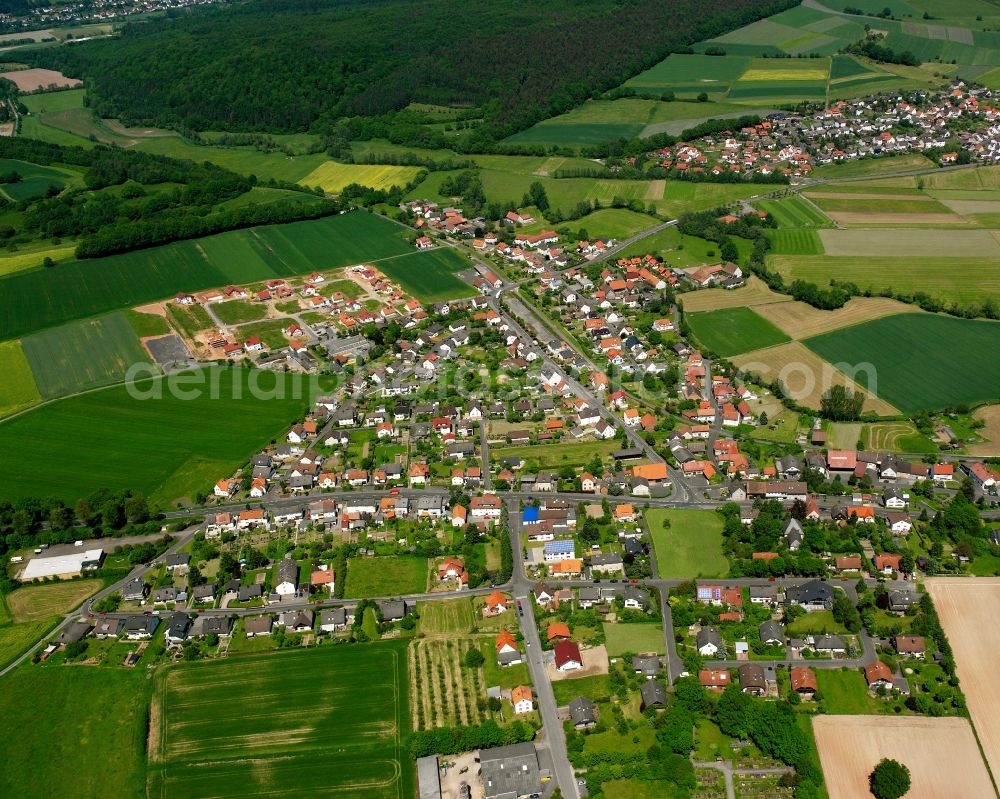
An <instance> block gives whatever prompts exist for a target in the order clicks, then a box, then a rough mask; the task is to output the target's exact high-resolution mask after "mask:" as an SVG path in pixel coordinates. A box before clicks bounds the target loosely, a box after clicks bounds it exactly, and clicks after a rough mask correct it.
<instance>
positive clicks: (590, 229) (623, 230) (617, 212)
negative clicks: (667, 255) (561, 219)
mask: <svg viewBox="0 0 1000 799" xmlns="http://www.w3.org/2000/svg"><path fill="white" fill-rule="evenodd" d="M655 224H657V220H655V219H653V217H651V216H647V215H646V214H637V213H636V212H635V211H630V210H629V209H628V208H602V209H601V210H600V211H594V212H593V213H591V214H587V215H586V216H583V217H580V218H579V219H575V220H573V222H572V223H571V227H572V229H573V230H585V231H586V232H587V237H589V238H590V240H594V239H627V238H629V237H630V236H634V235H635V234H636V233H638V232H639V231H641V230H645V229H646V228H650V227H653V225H655Z"/></svg>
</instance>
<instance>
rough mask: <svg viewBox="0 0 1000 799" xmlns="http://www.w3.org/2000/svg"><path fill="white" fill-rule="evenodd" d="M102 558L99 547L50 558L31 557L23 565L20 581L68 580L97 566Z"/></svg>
mask: <svg viewBox="0 0 1000 799" xmlns="http://www.w3.org/2000/svg"><path fill="white" fill-rule="evenodd" d="M103 560H104V550H101V549H88V550H87V551H86V552H74V553H72V554H70V555H55V556H53V557H51V558H32V559H31V560H30V561H28V565H27V566H25V567H24V572H22V574H21V581H22V582H29V581H31V580H45V579H46V578H49V577H57V578H59V579H60V580H68V579H71V578H73V577H79V576H80V575H81V574H83V572H85V571H92V570H93V569H97V568H99V567H100V565H101V562H102V561H103Z"/></svg>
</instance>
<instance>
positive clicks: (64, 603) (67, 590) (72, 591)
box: [6, 580, 102, 622]
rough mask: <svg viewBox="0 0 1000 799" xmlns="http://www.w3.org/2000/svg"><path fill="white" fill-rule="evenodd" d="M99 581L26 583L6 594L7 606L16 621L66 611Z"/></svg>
mask: <svg viewBox="0 0 1000 799" xmlns="http://www.w3.org/2000/svg"><path fill="white" fill-rule="evenodd" d="M101 585H102V583H101V581H100V580H70V581H68V582H65V583H50V584H49V585H29V586H26V587H24V588H18V589H17V590H16V591H14V592H12V593H10V594H7V597H6V601H7V607H8V608H9V609H10V615H11V616H12V617H13V618H14V621H15V622H25V621H41V620H43V619H48V618H50V617H52V616H61V615H62V614H64V613H68V612H69V611H71V610H72V609H73V608H75V607H76V606H77V605H79V604H80V603H81V602H83V600H85V599H86V598H87V597H88V596H90V595H91V594H93V593H95V592H96V591H97V590H98V589H100V587H101Z"/></svg>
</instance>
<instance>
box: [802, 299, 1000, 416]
mask: <svg viewBox="0 0 1000 799" xmlns="http://www.w3.org/2000/svg"><path fill="white" fill-rule="evenodd" d="M804 343H805V345H806V346H807V347H809V349H811V350H812V351H813V352H815V353H816V354H817V355H819V356H820V357H822V358H825V359H826V360H828V361H830V362H831V363H848V364H870V365H871V367H872V369H863V370H860V371H859V372H858V373H857V374H858V377H857V379H858V381H859V382H860V383H861V384H862V385H864V386H865V387H866V388H868V389H869V390H870V391H873V392H874V393H876V394H878V396H879V397H881V398H882V399H884V400H886V401H888V402H890V403H892V404H893V405H895V406H896V407H897V408H899V409H900V410H902V411H904V412H912V411H918V410H935V409H938V408H941V407H944V406H946V405H954V404H957V403H962V402H964V403H968V404H974V403H977V402H984V401H988V400H995V399H996V397H997V386H1000V358H984V357H983V353H987V352H994V353H995V352H997V351H1000V323H998V322H988V321H977V320H970V319H957V318H955V317H950V316H938V315H935V314H899V315H897V316H887V317H883V318H881V319H875V320H873V321H871V322H864V323H862V324H859V325H853V326H851V327H846V328H842V329H840V330H835V331H833V332H832V333H824V334H823V335H820V336H815V337H814V338H810V339H807V340H806V341H805V342H804ZM914 358H917V359H918V360H919V363H920V369H919V370H915V369H913V368H912V364H913V363H914V361H913V359H914ZM869 378H871V379H869Z"/></svg>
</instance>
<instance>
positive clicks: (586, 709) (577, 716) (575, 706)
mask: <svg viewBox="0 0 1000 799" xmlns="http://www.w3.org/2000/svg"><path fill="white" fill-rule="evenodd" d="M569 717H570V719H572V721H573V726H574V727H576V728H577V729H578V730H582V729H586V728H588V727H593V726H594V725H595V724H597V711H596V709H595V708H594V703H593V702H591V701H590V700H589V699H587V698H586V697H583V696H578V697H577V698H576V699H574V700H573V701H572V702H570V703H569Z"/></svg>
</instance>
